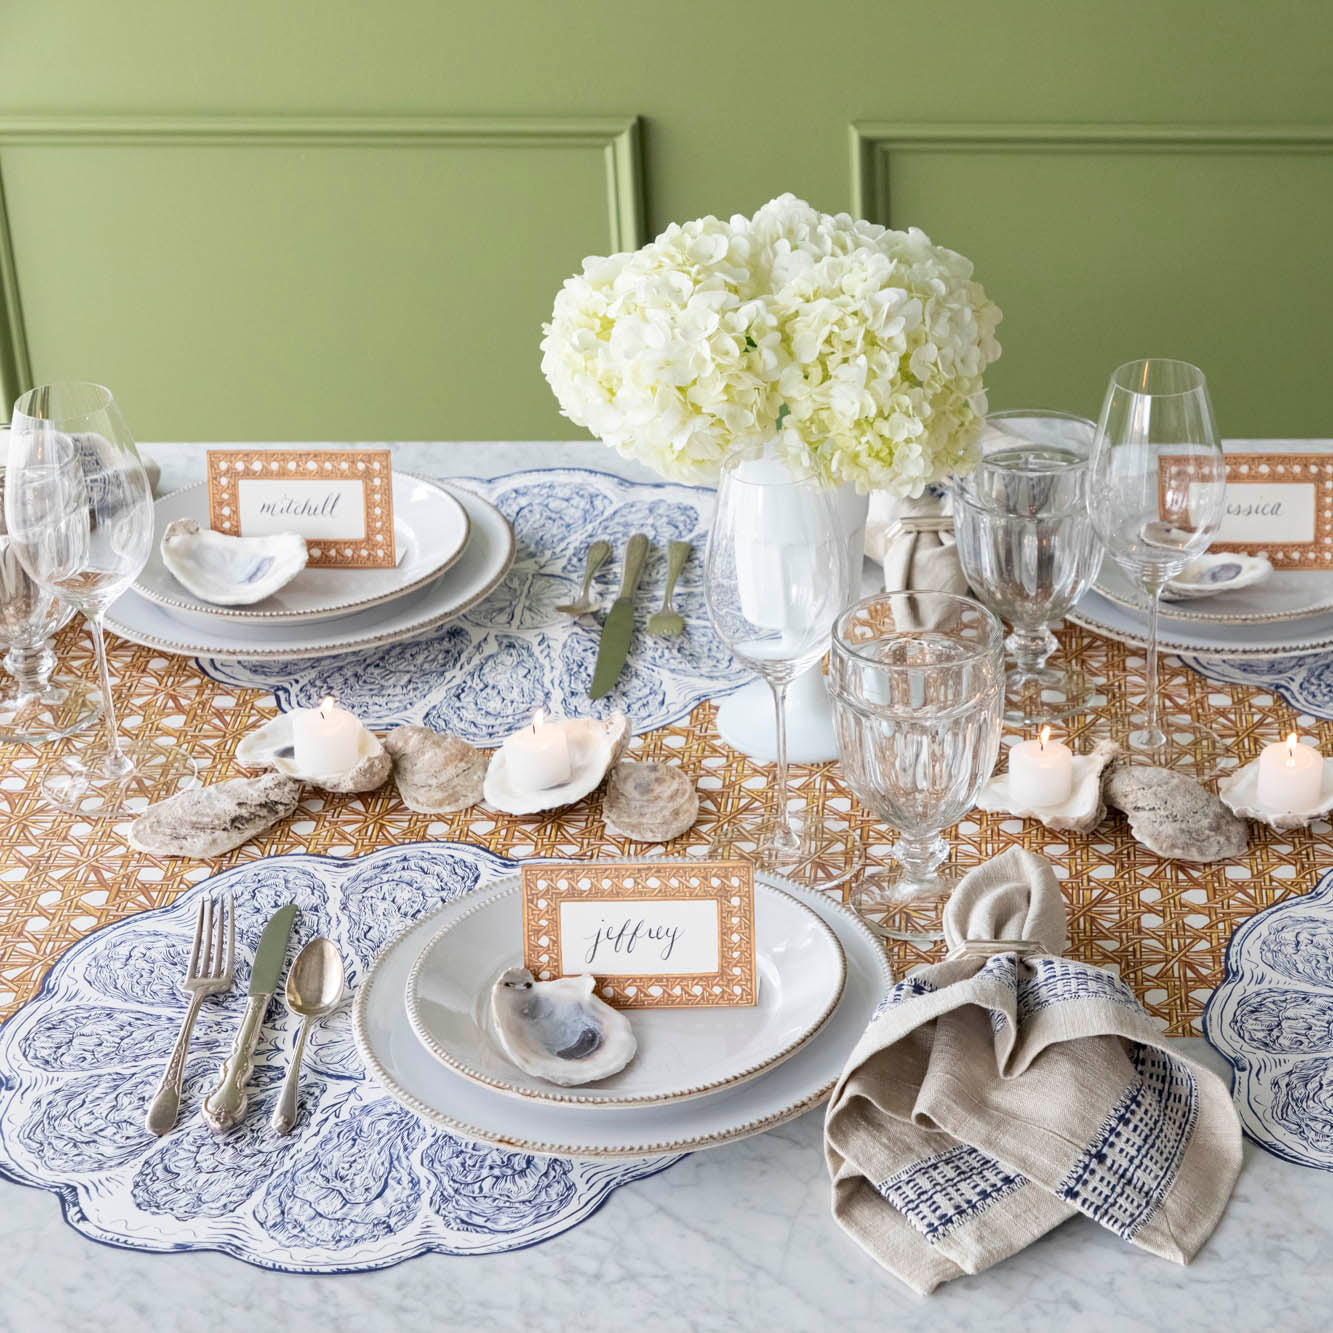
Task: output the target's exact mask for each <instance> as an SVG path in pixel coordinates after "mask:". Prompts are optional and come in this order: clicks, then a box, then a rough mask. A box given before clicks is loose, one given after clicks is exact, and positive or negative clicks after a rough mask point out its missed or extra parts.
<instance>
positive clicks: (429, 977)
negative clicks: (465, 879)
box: [406, 875, 847, 1109]
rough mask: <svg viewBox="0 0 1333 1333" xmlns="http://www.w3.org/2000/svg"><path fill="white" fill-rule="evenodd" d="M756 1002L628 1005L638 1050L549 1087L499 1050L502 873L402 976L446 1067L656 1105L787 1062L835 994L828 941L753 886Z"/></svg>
mask: <svg viewBox="0 0 1333 1333" xmlns="http://www.w3.org/2000/svg"><path fill="white" fill-rule="evenodd" d="M754 912H755V964H756V967H757V969H758V973H759V999H758V1003H757V1004H754V1005H747V1006H745V1007H742V1008H707V1009H692V1008H679V1009H630V1010H627V1011H626V1017H627V1018H628V1019H629V1021H630V1024H631V1026H632V1027H633V1029H634V1036H635V1039H636V1041H637V1043H638V1047H637V1050H636V1052H635V1055H634V1059H633V1060H632V1061H631V1062H630V1064H629V1065H628V1067H627V1068H625V1069H623V1070H621V1071H620V1073H618V1074H615V1075H613V1076H612V1077H610V1078H606V1079H602V1080H601V1081H600V1082H598V1083H597V1084H596V1085H593V1086H584V1087H574V1088H567V1087H560V1086H557V1085H556V1084H553V1083H550V1082H548V1081H547V1080H546V1079H543V1078H537V1077H535V1076H533V1075H531V1074H527V1073H525V1072H524V1071H523V1070H521V1069H519V1068H518V1066H517V1065H515V1064H513V1063H512V1062H511V1061H510V1060H509V1058H508V1057H507V1056H506V1055H505V1053H504V1049H503V1047H502V1045H501V1043H500V1039H499V1036H498V1035H497V1033H496V1030H495V1023H494V1019H493V1017H492V1014H491V989H492V987H493V986H494V984H495V981H496V979H497V978H498V977H499V976H500V974H501V973H503V972H504V971H505V970H506V969H507V968H511V967H521V966H522V965H523V949H522V940H523V896H522V882H521V880H520V877H519V876H517V875H507V876H505V878H504V879H503V880H500V881H497V883H496V886H495V887H494V888H493V889H488V891H487V892H486V894H485V895H484V897H481V898H480V900H479V901H477V902H476V903H474V904H473V905H472V906H471V907H470V909H469V910H468V911H466V912H464V913H463V914H462V915H461V916H458V917H456V918H454V919H453V920H451V921H449V922H447V923H446V924H445V925H444V926H443V927H442V928H441V929H440V931H439V933H438V934H437V935H436V936H435V938H434V939H433V940H431V942H430V943H429V944H428V945H427V946H426V947H425V948H424V949H423V950H422V951H421V955H420V957H418V959H417V961H416V963H415V964H414V965H413V967H412V971H411V973H410V974H409V976H408V979H407V994H406V1004H407V1016H408V1021H409V1022H410V1023H411V1024H412V1028H413V1030H414V1031H415V1032H416V1034H417V1036H418V1037H419V1038H420V1039H421V1042H422V1045H424V1046H425V1048H426V1049H427V1050H428V1051H430V1053H431V1054H432V1055H434V1056H435V1057H436V1059H438V1060H440V1061H442V1062H443V1063H444V1064H445V1065H447V1066H448V1067H449V1068H450V1069H452V1070H454V1071H456V1072H457V1073H459V1074H462V1075H463V1077H464V1078H470V1079H472V1080H473V1082H476V1083H480V1084H482V1085H483V1086H485V1087H489V1088H494V1089H495V1091H496V1092H499V1093H503V1094H504V1095H506V1096H510V1097H523V1098H527V1099H530V1100H531V1101H535V1102H545V1103H547V1104H549V1105H553V1106H565V1105H577V1106H586V1107H600V1108H604V1109H606V1108H613V1107H626V1106H658V1105H661V1104H662V1103H664V1102H672V1101H685V1100H687V1099H689V1098H691V1097H701V1096H703V1095H704V1094H706V1093H709V1092H713V1091H715V1090H716V1089H718V1088H725V1087H732V1086H735V1085H737V1084H740V1083H744V1082H745V1081H746V1080H747V1079H751V1078H755V1077H756V1076H757V1075H759V1074H762V1073H763V1072H764V1071H765V1070H768V1069H772V1068H774V1067H775V1066H777V1065H778V1064H780V1063H781V1062H782V1061H783V1060H786V1059H789V1058H790V1057H791V1056H793V1055H795V1054H796V1052H797V1051H798V1050H800V1048H801V1047H802V1046H804V1045H805V1043H806V1042H807V1041H809V1040H810V1038H811V1037H813V1036H814V1034H815V1033H816V1032H818V1031H819V1029H820V1028H821V1027H822V1026H823V1025H824V1023H825V1022H826V1021H827V1020H828V1017H829V1015H830V1014H831V1013H832V1012H833V1010H834V1008H835V1006H836V1005H837V1003H838V1000H839V998H840V997H841V995H842V990H843V986H844V985H845V983H846V979H847V962H846V959H845V958H844V956H843V952H842V946H841V945H840V944H839V943H838V937H837V936H836V935H835V934H834V933H833V931H832V930H831V929H830V928H829V927H828V926H827V925H825V923H824V922H823V921H821V920H820V919H819V917H818V916H816V915H815V913H814V912H813V911H811V910H810V908H808V907H806V906H805V905H804V904H802V903H799V902H797V901H796V899H795V898H793V897H791V895H790V894H786V893H783V892H782V891H781V890H780V889H776V888H773V887H772V886H771V885H768V884H763V883H756V884H755V895H754Z"/></svg>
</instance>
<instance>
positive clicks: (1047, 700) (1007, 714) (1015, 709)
mask: <svg viewBox="0 0 1333 1333" xmlns="http://www.w3.org/2000/svg"><path fill="white" fill-rule="evenodd" d="M1091 698H1092V682H1091V681H1089V680H1088V678H1087V677H1086V676H1085V675H1084V674H1083V673H1082V672H1081V671H1075V670H1071V669H1070V668H1067V667H1066V668H1063V669H1060V668H1057V667H1042V668H1040V669H1038V670H1024V669H1023V668H1022V667H1015V668H1013V669H1012V670H1011V671H1009V672H1008V673H1007V674H1006V676H1005V678H1004V720H1005V721H1006V722H1007V723H1009V724H1010V725H1011V726H1016V727H1022V728H1023V729H1024V730H1025V731H1030V730H1032V729H1034V728H1036V727H1040V726H1042V725H1044V724H1045V723H1047V722H1058V721H1060V720H1061V719H1062V718H1066V717H1071V716H1072V715H1073V714H1075V713H1081V712H1083V710H1084V709H1085V708H1086V707H1087V706H1088V701H1089V700H1090V699H1091Z"/></svg>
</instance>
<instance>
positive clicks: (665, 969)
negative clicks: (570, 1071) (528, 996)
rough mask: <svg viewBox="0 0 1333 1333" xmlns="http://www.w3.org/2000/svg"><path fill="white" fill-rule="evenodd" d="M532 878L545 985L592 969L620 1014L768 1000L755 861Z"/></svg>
mask: <svg viewBox="0 0 1333 1333" xmlns="http://www.w3.org/2000/svg"><path fill="white" fill-rule="evenodd" d="M522 878H523V961H524V964H525V965H526V966H527V968H528V970H529V971H531V972H532V973H533V975H534V976H536V977H538V978H539V979H540V980H544V981H549V980H551V979H552V978H554V977H558V976H568V975H573V974H578V973H583V972H591V973H592V974H593V975H594V976H595V977H596V978H597V992H598V994H599V995H600V996H601V997H602V998H603V999H604V1000H606V1001H607V1003H608V1004H612V1005H614V1006H615V1007H616V1008H618V1009H696V1008H719V1007H743V1006H747V1005H752V1004H754V1003H756V1001H757V1000H758V996H759V980H758V972H757V970H756V968H755V956H754V955H755V929H754V868H753V867H752V866H751V865H749V864H748V863H747V862H744V861H699V862H695V863H681V864H673V863H672V862H669V861H634V862H630V861H614V862H590V863H589V862H585V863H571V864H568V865H560V864H550V863H543V864H530V865H525V866H524V867H523V870H522Z"/></svg>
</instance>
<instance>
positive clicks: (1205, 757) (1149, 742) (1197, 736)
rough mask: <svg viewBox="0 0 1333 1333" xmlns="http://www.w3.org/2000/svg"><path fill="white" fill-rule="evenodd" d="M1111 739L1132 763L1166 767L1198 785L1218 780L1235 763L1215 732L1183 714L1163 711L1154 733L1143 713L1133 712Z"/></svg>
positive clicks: (1233, 766) (1233, 756)
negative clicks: (1216, 778)
mask: <svg viewBox="0 0 1333 1333" xmlns="http://www.w3.org/2000/svg"><path fill="white" fill-rule="evenodd" d="M1112 736H1113V738H1114V739H1115V740H1117V741H1119V742H1120V744H1121V745H1122V746H1123V747H1124V748H1125V750H1126V751H1127V753H1128V757H1129V759H1130V761H1131V762H1132V763H1136V764H1152V765H1156V766H1157V767H1159V768H1169V769H1172V770H1173V771H1175V772H1177V773H1184V774H1185V775H1186V776H1187V777H1191V778H1195V779H1196V780H1197V781H1199V782H1207V781H1208V780H1209V779H1210V778H1215V777H1218V776H1219V775H1220V774H1223V773H1226V772H1228V771H1230V770H1231V769H1233V768H1235V767H1236V764H1237V759H1236V756H1235V755H1233V754H1229V753H1228V752H1227V749H1226V747H1225V746H1224V745H1223V744H1222V741H1221V739H1220V738H1219V737H1218V736H1217V735H1216V733H1214V732H1212V731H1210V730H1209V729H1208V728H1207V727H1205V726H1201V725H1200V724H1199V723H1198V722H1195V721H1194V720H1193V718H1191V717H1189V716H1187V715H1186V714H1184V713H1174V712H1170V711H1166V710H1163V711H1162V712H1161V713H1160V714H1159V715H1158V718H1157V729H1156V730H1153V729H1152V728H1151V727H1149V725H1148V717H1147V714H1145V713H1133V714H1131V715H1130V716H1129V717H1128V718H1127V719H1126V720H1125V721H1124V722H1122V723H1120V724H1119V725H1118V726H1115V727H1113V728H1112Z"/></svg>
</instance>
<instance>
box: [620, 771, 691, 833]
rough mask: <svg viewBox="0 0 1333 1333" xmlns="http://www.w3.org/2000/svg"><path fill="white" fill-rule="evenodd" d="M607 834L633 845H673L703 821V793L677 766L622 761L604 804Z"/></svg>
mask: <svg viewBox="0 0 1333 1333" xmlns="http://www.w3.org/2000/svg"><path fill="white" fill-rule="evenodd" d="M602 817H603V818H604V819H605V820H606V831H607V832H608V833H611V834H614V835H615V836H617V837H621V838H628V839H629V840H630V842H670V841H671V839H672V838H678V837H680V835H681V834H682V833H684V832H685V831H686V830H687V829H689V828H691V827H693V825H694V821H695V820H696V819H698V818H699V793H698V792H697V791H696V790H695V787H694V783H693V782H692V781H691V780H690V778H689V776H688V775H687V774H685V773H684V772H682V771H681V770H680V769H679V768H677V767H676V765H675V764H664V763H660V762H656V763H641V762H639V761H637V760H634V759H622V760H621V762H620V763H618V764H617V765H616V766H615V767H614V768H613V769H612V770H611V776H610V777H609V778H608V779H607V783H606V796H605V797H604V798H603V801H602Z"/></svg>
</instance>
